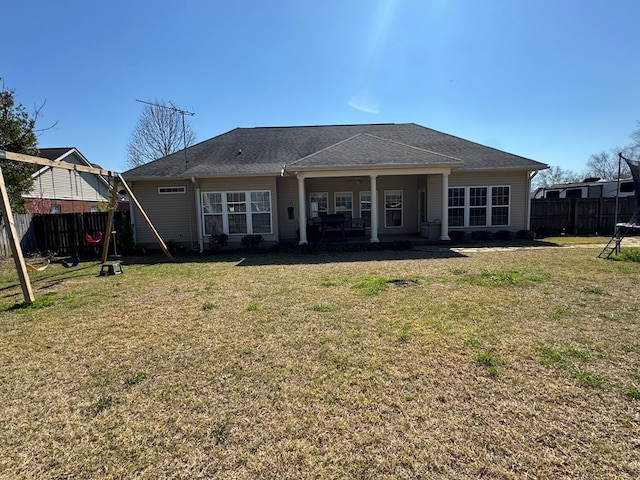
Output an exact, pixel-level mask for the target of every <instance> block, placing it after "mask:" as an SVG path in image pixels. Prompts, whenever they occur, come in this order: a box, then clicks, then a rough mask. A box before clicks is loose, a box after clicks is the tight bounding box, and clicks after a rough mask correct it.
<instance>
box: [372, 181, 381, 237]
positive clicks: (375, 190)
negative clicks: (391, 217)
mask: <svg viewBox="0 0 640 480" xmlns="http://www.w3.org/2000/svg"><path fill="white" fill-rule="evenodd" d="M369 177H370V178H371V243H378V242H379V241H380V239H379V238H378V183H377V179H378V176H377V175H370V176H369Z"/></svg>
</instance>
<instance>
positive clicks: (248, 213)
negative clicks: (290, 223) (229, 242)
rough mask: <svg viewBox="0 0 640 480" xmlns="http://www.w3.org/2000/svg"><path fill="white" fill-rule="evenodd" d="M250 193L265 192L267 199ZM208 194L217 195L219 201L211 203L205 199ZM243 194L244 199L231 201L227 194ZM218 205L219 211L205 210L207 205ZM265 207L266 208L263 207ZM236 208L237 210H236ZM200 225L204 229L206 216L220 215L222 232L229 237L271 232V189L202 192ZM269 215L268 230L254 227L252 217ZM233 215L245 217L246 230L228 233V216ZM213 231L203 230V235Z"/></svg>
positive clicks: (206, 235)
mask: <svg viewBox="0 0 640 480" xmlns="http://www.w3.org/2000/svg"><path fill="white" fill-rule="evenodd" d="M252 194H261V195H264V194H267V197H268V198H267V199H266V200H265V199H259V198H255V195H252ZM208 195H219V196H220V202H214V203H211V202H209V201H207V198H208V197H207V196H208ZM230 195H231V196H233V195H244V199H243V200H240V199H238V200H237V201H231V200H232V199H230V197H229V196H230ZM209 204H211V205H220V208H219V209H220V211H211V212H206V211H205V210H206V209H207V205H209ZM265 207H266V210H264V208H265ZM236 208H237V210H236ZM200 213H201V216H202V225H203V226H204V228H205V230H206V228H207V218H208V217H220V218H221V220H222V229H221V231H222V233H225V234H227V235H229V236H230V237H237V236H245V235H270V234H272V233H273V194H272V192H271V190H234V191H224V192H221V191H211V192H202V211H201V212H200ZM265 214H268V215H269V231H259V230H260V229H258V228H254V219H255V216H257V215H265ZM233 215H238V216H240V215H244V216H245V219H246V231H244V232H234V233H230V232H229V228H230V223H231V222H230V221H229V217H230V216H233ZM212 233H213V232H207V231H205V232H204V236H205V237H209V236H211V235H212Z"/></svg>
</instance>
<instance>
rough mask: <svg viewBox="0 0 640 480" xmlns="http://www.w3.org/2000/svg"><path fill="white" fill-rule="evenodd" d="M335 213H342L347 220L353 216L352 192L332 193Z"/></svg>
mask: <svg viewBox="0 0 640 480" xmlns="http://www.w3.org/2000/svg"><path fill="white" fill-rule="evenodd" d="M334 201H335V205H336V210H335V212H336V213H342V214H343V215H344V218H345V219H346V220H347V223H348V222H351V219H352V218H353V192H336V193H335V194H334Z"/></svg>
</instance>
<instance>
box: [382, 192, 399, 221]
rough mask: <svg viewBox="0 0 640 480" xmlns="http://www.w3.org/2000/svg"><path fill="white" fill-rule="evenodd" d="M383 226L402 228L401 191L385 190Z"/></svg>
mask: <svg viewBox="0 0 640 480" xmlns="http://www.w3.org/2000/svg"><path fill="white" fill-rule="evenodd" d="M384 226H385V227H402V190H385V192H384Z"/></svg>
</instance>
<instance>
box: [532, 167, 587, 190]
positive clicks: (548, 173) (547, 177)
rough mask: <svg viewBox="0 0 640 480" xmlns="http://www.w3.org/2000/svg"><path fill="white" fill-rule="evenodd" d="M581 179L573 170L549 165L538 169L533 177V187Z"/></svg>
mask: <svg viewBox="0 0 640 480" xmlns="http://www.w3.org/2000/svg"><path fill="white" fill-rule="evenodd" d="M580 180H582V175H580V174H579V173H576V172H574V171H573V170H565V169H563V168H561V167H549V168H547V169H546V170H540V171H539V172H538V174H537V175H536V176H535V177H534V178H533V187H534V188H543V187H550V186H552V185H557V184H559V183H572V182H579V181H580Z"/></svg>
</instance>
